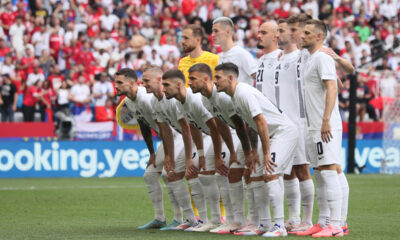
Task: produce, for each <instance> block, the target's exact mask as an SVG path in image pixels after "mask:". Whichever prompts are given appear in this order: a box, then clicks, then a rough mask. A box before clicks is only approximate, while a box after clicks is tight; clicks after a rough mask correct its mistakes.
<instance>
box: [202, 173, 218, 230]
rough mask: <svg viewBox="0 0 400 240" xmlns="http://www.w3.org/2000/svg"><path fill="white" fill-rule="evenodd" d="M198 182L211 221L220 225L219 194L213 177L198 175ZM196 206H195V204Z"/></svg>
mask: <svg viewBox="0 0 400 240" xmlns="http://www.w3.org/2000/svg"><path fill="white" fill-rule="evenodd" d="M199 180H200V182H201V185H202V187H203V191H204V196H205V197H206V201H207V204H208V206H209V207H210V213H211V221H212V222H213V223H216V224H220V223H221V208H220V205H219V198H220V194H219V191H218V186H217V180H216V176H215V175H199ZM196 205H197V204H196Z"/></svg>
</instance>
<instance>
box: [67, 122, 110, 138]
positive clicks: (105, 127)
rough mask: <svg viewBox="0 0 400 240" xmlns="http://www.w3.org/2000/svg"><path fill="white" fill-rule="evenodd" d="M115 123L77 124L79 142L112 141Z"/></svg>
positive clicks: (76, 133)
mask: <svg viewBox="0 0 400 240" xmlns="http://www.w3.org/2000/svg"><path fill="white" fill-rule="evenodd" d="M113 130H114V122H112V121H110V122H80V123H79V124H76V132H75V139H77V140H111V139H112V137H113Z"/></svg>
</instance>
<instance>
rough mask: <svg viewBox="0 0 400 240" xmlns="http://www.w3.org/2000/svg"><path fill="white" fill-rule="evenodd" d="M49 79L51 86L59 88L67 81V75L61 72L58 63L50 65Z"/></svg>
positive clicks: (54, 88) (55, 88)
mask: <svg viewBox="0 0 400 240" xmlns="http://www.w3.org/2000/svg"><path fill="white" fill-rule="evenodd" d="M47 80H48V81H49V82H50V86H51V88H52V89H53V90H57V89H59V88H60V86H61V85H62V82H64V81H65V76H64V74H62V73H61V71H60V67H59V66H58V65H57V64H55V65H53V66H51V67H50V75H49V77H48V78H47Z"/></svg>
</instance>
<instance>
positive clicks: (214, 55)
mask: <svg viewBox="0 0 400 240" xmlns="http://www.w3.org/2000/svg"><path fill="white" fill-rule="evenodd" d="M201 57H204V58H215V59H218V58H219V55H217V54H215V53H212V52H209V51H203V54H201Z"/></svg>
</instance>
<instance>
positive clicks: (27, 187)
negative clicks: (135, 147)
mask: <svg viewBox="0 0 400 240" xmlns="http://www.w3.org/2000/svg"><path fill="white" fill-rule="evenodd" d="M145 187H146V184H143V185H138V184H136V185H105V186H100V185H93V186H43V187H42V186H39V187H37V186H26V187H0V191H25V190H65V189H104V188H108V189H123V188H145Z"/></svg>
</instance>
